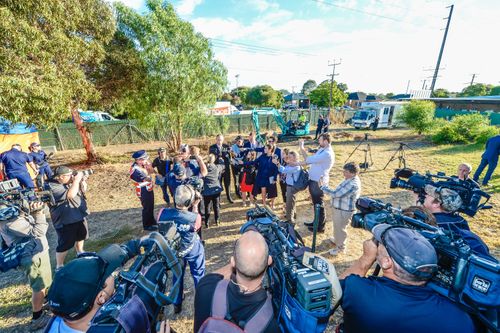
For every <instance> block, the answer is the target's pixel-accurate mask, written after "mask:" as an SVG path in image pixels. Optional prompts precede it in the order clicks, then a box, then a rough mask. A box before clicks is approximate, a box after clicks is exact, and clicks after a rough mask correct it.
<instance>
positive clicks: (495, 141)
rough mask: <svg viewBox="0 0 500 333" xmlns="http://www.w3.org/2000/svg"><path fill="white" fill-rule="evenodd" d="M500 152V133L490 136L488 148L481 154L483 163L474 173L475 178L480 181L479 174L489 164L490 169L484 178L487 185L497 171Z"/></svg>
mask: <svg viewBox="0 0 500 333" xmlns="http://www.w3.org/2000/svg"><path fill="white" fill-rule="evenodd" d="M499 154H500V135H497V136H494V137H492V138H489V139H488V141H486V149H485V151H484V153H483V155H482V156H481V163H480V164H479V166H478V167H477V170H476V172H475V173H474V180H475V181H476V182H477V181H479V176H481V173H482V172H483V170H484V168H486V166H488V171H486V175H485V176H484V178H483V185H487V184H488V182H489V181H490V179H491V176H492V175H493V172H494V171H495V168H496V167H497V164H498V155H499Z"/></svg>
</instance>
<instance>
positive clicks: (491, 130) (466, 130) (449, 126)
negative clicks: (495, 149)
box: [432, 114, 499, 144]
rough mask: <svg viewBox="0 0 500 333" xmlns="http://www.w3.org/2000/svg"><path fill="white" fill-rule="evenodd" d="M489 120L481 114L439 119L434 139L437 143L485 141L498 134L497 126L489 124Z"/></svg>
mask: <svg viewBox="0 0 500 333" xmlns="http://www.w3.org/2000/svg"><path fill="white" fill-rule="evenodd" d="M488 123H489V120H488V118H486V117H485V116H482V115H480V114H468V115H461V116H456V117H455V118H453V119H452V120H451V121H444V122H443V121H439V122H437V123H436V124H438V126H436V127H435V128H436V131H435V132H434V134H433V136H432V141H433V142H434V143H437V144H446V143H484V142H486V140H487V139H488V138H490V137H491V136H494V135H496V134H498V132H499V131H498V129H497V128H496V127H495V126H489V125H488Z"/></svg>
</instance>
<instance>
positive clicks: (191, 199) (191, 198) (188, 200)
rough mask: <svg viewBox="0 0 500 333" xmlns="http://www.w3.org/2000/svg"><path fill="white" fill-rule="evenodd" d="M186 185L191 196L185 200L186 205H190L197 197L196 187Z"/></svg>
mask: <svg viewBox="0 0 500 333" xmlns="http://www.w3.org/2000/svg"><path fill="white" fill-rule="evenodd" d="M184 186H186V187H187V188H188V189H189V193H190V196H189V198H188V199H187V200H186V201H184V207H189V206H191V204H192V203H193V202H194V200H195V198H196V193H195V192H194V189H193V188H192V187H191V186H189V185H184Z"/></svg>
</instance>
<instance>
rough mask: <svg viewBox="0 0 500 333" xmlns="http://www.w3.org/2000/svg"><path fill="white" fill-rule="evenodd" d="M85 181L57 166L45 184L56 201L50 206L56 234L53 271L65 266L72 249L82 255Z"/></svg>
mask: <svg viewBox="0 0 500 333" xmlns="http://www.w3.org/2000/svg"><path fill="white" fill-rule="evenodd" d="M87 178H88V175H86V174H84V172H81V171H75V172H73V170H71V169H70V168H68V167H66V166H60V167H57V169H56V170H55V173H54V177H53V178H52V179H51V180H50V181H49V183H48V185H49V188H50V191H51V192H52V195H53V196H54V201H55V204H54V205H51V206H50V217H51V219H52V223H53V224H54V228H55V229H56V232H57V248H56V265H57V266H56V269H59V268H61V267H62V266H63V265H64V259H65V258H66V254H67V253H68V250H69V249H71V248H72V247H75V251H76V253H82V252H83V243H84V241H85V239H87V238H88V225H87V219H86V217H87V216H88V215H89V210H88V208H87V201H86V197H85V192H86V191H87Z"/></svg>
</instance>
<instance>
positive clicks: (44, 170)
mask: <svg viewBox="0 0 500 333" xmlns="http://www.w3.org/2000/svg"><path fill="white" fill-rule="evenodd" d="M29 155H30V156H31V158H32V159H33V162H35V164H36V165H37V166H38V176H39V177H41V179H43V177H44V176H45V175H46V176H47V179H50V178H52V176H53V175H54V173H53V172H52V169H51V168H50V165H49V162H48V161H47V154H46V153H45V152H44V151H43V150H40V151H39V152H34V151H32V152H31V153H29Z"/></svg>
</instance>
